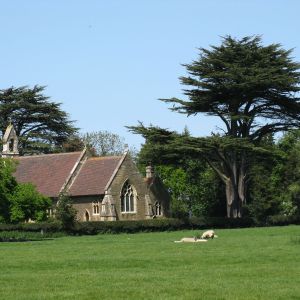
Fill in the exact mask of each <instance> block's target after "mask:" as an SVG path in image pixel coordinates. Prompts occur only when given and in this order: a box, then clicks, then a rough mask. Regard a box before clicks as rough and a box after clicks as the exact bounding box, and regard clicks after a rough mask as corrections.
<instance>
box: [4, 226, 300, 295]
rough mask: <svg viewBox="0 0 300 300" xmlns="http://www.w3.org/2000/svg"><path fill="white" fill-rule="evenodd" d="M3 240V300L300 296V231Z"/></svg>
mask: <svg viewBox="0 0 300 300" xmlns="http://www.w3.org/2000/svg"><path fill="white" fill-rule="evenodd" d="M196 233H197V232H196V231H177V232H163V233H141V234H132V235H129V234H120V235H98V236H82V237H62V238H57V239H53V240H45V241H37V242H19V243H9V242H8V243H0V254H1V255H0V270H1V272H0V299H30V300H31V299H230V300H232V299H268V300H271V299H272V300H273V299H300V226H288V227H273V228H253V229H231V230H218V231H217V234H218V235H219V238H218V239H214V240H210V241H209V242H207V243H195V244H194V243H193V244H187V243H186V244H183V243H181V244H176V243H174V242H173V241H174V240H178V239H180V238H182V237H184V236H193V235H195V234H196Z"/></svg>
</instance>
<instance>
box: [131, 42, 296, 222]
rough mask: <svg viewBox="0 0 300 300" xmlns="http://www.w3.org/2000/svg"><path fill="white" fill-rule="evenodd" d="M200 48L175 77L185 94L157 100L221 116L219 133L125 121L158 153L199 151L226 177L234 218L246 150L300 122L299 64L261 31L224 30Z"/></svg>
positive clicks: (241, 198) (243, 187) (241, 195)
mask: <svg viewBox="0 0 300 300" xmlns="http://www.w3.org/2000/svg"><path fill="white" fill-rule="evenodd" d="M199 50H200V55H199V58H198V59H197V60H195V61H193V62H192V63H191V64H186V65H184V66H185V68H186V70H187V72H188V74H189V76H187V77H181V78H180V81H181V83H182V84H183V85H185V86H187V88H186V89H184V94H185V95H186V96H187V100H182V99H177V98H170V99H161V100H162V101H164V102H166V103H169V104H171V105H172V107H171V108H170V109H171V110H172V111H175V112H179V113H182V114H186V115H187V116H191V115H197V114H204V115H206V116H216V117H219V119H220V120H221V121H222V122H223V124H224V132H223V133H222V134H218V135H213V136H211V137H208V138H195V137H188V136H185V135H180V134H177V133H175V132H170V131H168V130H165V129H161V128H157V127H154V126H150V127H145V126H143V124H140V125H139V126H132V127H129V128H130V130H132V131H133V132H135V133H138V134H142V135H143V136H144V137H145V138H146V141H147V142H148V145H150V144H151V145H152V146H153V145H154V144H155V145H156V146H155V147H156V148H155V150H157V151H158V152H159V156H160V159H161V158H166V159H175V157H176V156H177V157H180V155H181V154H184V155H188V156H190V157H192V158H194V159H195V158H196V157H199V156H201V157H202V158H204V159H205V160H206V161H207V163H208V164H209V165H210V166H211V167H212V168H213V169H214V170H215V171H216V173H217V174H218V175H219V177H220V178H221V180H222V181H223V182H224V184H225V187H226V202H227V216H228V217H233V218H237V217H241V216H242V207H243V205H244V204H245V203H246V202H247V199H246V195H247V192H246V191H247V184H248V179H249V173H248V171H249V166H250V164H251V157H252V156H253V154H257V153H261V151H262V149H261V148H260V147H259V145H260V142H261V140H262V139H263V138H264V137H265V136H266V135H269V134H274V133H276V132H280V131H287V130H289V129H293V128H299V126H300V99H299V98H298V97H297V93H298V92H299V90H300V88H299V83H300V73H299V67H300V64H299V63H296V62H294V61H293V60H292V58H291V50H284V49H283V48H282V47H281V45H280V44H271V45H268V46H264V45H262V41H261V38H260V37H259V36H253V37H244V38H242V39H240V40H238V39H234V38H232V37H231V36H226V37H225V38H223V41H222V43H221V45H220V46H211V48H210V49H204V48H200V49H199ZM147 142H146V144H147ZM152 150H153V149H152ZM152 153H155V152H153V151H152ZM148 156H151V152H150V151H148ZM153 156H154V155H152V158H153ZM155 156H156V157H157V155H156V153H155ZM147 159H149V157H148V158H147Z"/></svg>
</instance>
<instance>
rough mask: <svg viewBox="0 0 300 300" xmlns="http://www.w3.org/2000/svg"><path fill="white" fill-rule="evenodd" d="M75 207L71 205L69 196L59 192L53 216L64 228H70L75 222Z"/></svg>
mask: <svg viewBox="0 0 300 300" xmlns="http://www.w3.org/2000/svg"><path fill="white" fill-rule="evenodd" d="M76 214H77V211H76V209H75V208H74V207H73V206H72V201H71V198H70V197H69V196H68V195H67V194H61V195H60V197H59V199H58V203H57V206H56V207H55V218H56V219H57V220H58V221H60V222H61V224H62V228H63V229H64V230H67V231H69V230H72V229H73V228H74V226H75V224H76Z"/></svg>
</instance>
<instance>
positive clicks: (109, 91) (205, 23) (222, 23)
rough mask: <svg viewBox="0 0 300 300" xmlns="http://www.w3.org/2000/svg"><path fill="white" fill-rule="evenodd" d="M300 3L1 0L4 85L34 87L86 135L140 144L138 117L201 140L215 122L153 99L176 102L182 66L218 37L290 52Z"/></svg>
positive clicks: (296, 39) (297, 39)
mask: <svg viewBox="0 0 300 300" xmlns="http://www.w3.org/2000/svg"><path fill="white" fill-rule="evenodd" d="M299 11H300V1H298V0H264V1H261V0H210V1H208V0H206V1H204V0H197V1H196V0H195V1H193V0H180V1H179V0H139V1H138V0H127V1H125V0H123V1H121V0H107V1H104V0H103V1H101V0H85V1H84V0H81V1H76V0H51V1H50V0H47V1H46V0H44V1H41V0H26V1H24V0H19V1H16V0H9V1H8V0H7V1H5V0H2V1H1V2H0V38H1V42H0V89H4V88H8V87H10V86H16V87H17V86H23V85H28V86H30V87H32V86H33V85H35V84H38V85H45V86H47V88H46V91H45V94H46V95H47V96H49V97H50V98H51V100H53V101H55V102H62V108H63V109H64V110H65V111H66V112H68V113H69V115H70V119H72V120H77V122H76V125H77V126H78V127H80V128H81V131H82V132H90V131H97V130H108V131H111V132H114V133H117V134H119V135H121V136H123V137H124V138H125V139H126V142H127V143H128V144H129V145H131V146H135V147H137V148H139V145H140V143H142V142H143V139H142V138H141V137H139V136H136V135H133V134H131V133H129V132H128V130H127V129H126V128H125V127H124V126H126V125H136V124H137V122H138V120H140V121H143V122H144V123H145V124H146V125H149V124H150V123H152V124H154V125H159V126H161V127H165V128H169V129H173V130H177V131H182V130H183V128H184V126H185V125H187V126H188V128H189V129H190V131H191V133H192V134H194V135H197V136H204V135H209V134H210V133H211V131H216V130H217V126H220V123H219V122H218V120H217V119H214V118H211V117H205V116H195V117H189V118H187V117H186V116H184V115H179V114H177V113H173V112H170V111H169V110H168V109H167V107H168V105H167V104H165V103H163V102H161V101H158V100H157V99H158V98H169V97H173V96H174V97H179V98H180V97H182V98H183V96H182V91H181V90H182V88H183V87H182V86H181V85H180V84H179V81H178V77H179V76H182V75H185V74H186V73H185V69H184V67H183V66H182V65H181V64H183V63H190V62H191V61H192V60H194V59H196V58H197V54H198V50H197V48H199V47H209V45H215V44H219V43H220V41H221V38H220V37H221V36H225V35H229V34H230V35H232V36H233V37H237V38H240V37H243V36H246V35H254V34H259V35H262V37H263V42H264V44H269V43H281V44H282V45H283V47H284V48H286V49H290V48H294V52H293V56H294V58H295V60H296V61H300V34H299V29H300V26H299V23H300V21H299Z"/></svg>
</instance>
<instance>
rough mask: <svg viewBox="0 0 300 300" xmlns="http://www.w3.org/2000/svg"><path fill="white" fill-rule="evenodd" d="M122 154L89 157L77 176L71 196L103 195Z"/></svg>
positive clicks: (70, 192)
mask: <svg viewBox="0 0 300 300" xmlns="http://www.w3.org/2000/svg"><path fill="white" fill-rule="evenodd" d="M121 158H122V157H121V156H106V157H92V158H89V159H88V160H87V161H86V162H85V163H84V164H83V166H82V168H81V170H80V172H79V174H78V175H77V177H76V178H75V180H74V182H73V184H72V186H71V188H70V191H69V194H70V195H71V196H83V195H102V194H104V192H105V187H106V185H107V183H108V182H109V180H110V178H111V177H112V175H113V174H114V171H115V170H116V168H117V166H118V164H119V162H120V160H121Z"/></svg>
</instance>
